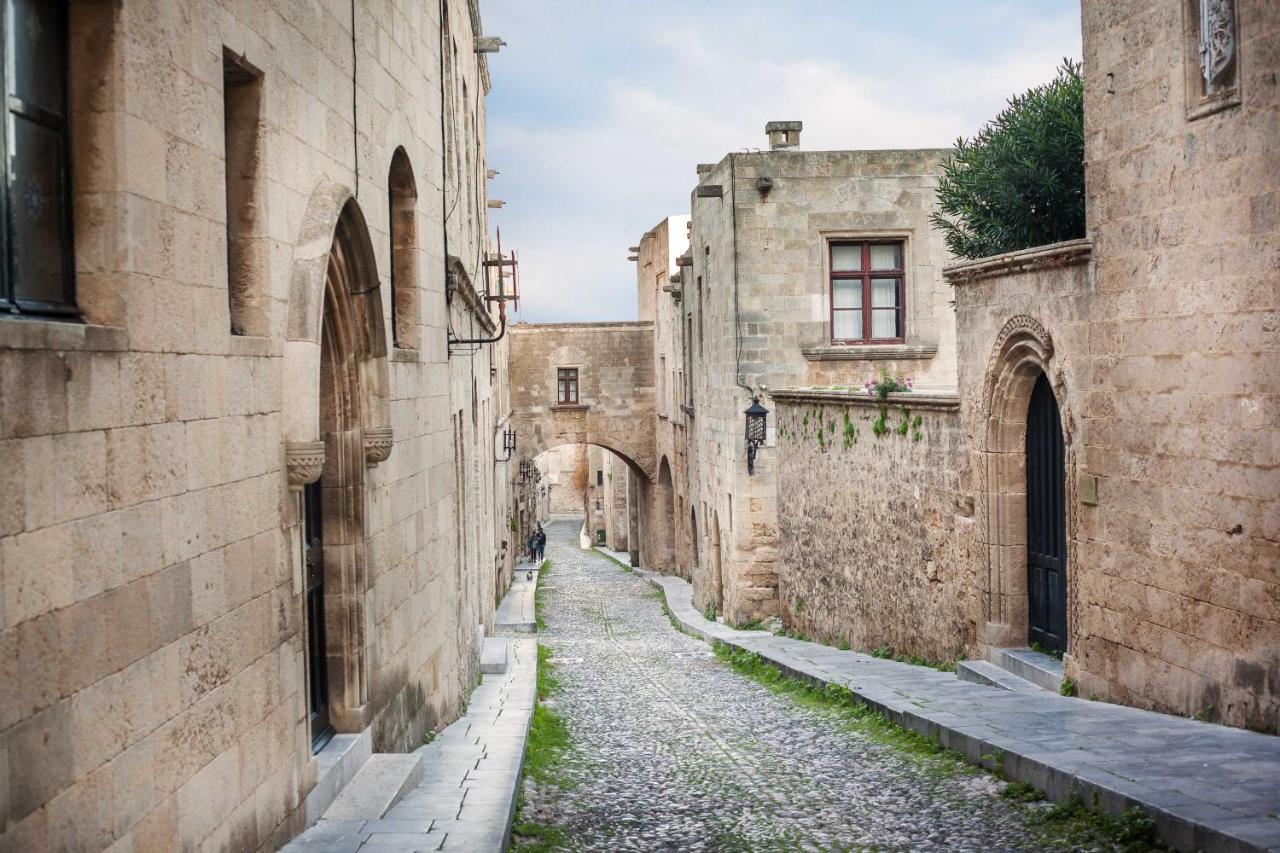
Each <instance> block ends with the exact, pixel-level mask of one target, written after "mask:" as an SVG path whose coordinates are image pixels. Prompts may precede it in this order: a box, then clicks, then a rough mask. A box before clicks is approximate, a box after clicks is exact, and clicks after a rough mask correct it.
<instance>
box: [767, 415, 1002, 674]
mask: <svg viewBox="0 0 1280 853" xmlns="http://www.w3.org/2000/svg"><path fill="white" fill-rule="evenodd" d="M773 399H774V401H775V402H776V403H777V418H778V427H777V447H776V450H775V451H774V452H775V457H776V460H777V465H778V539H779V541H778V590H779V597H780V599H781V605H782V618H783V623H784V625H785V626H786V627H788V628H790V629H792V630H796V631H799V632H801V633H804V634H806V635H808V636H810V637H813V638H815V639H817V640H820V641H822V642H827V643H830V644H832V645H837V644H839V643H840V642H841V641H844V642H847V643H849V644H850V645H851V646H852V647H853V648H854V649H858V650H861V651H872V650H875V649H883V648H887V649H890V650H892V652H893V653H894V654H897V655H915V656H919V657H923V658H927V659H931V660H937V661H950V660H955V659H956V658H957V657H961V656H968V655H969V654H970V652H971V649H972V648H973V646H974V641H975V638H976V625H975V613H976V612H977V603H978V602H977V595H976V590H975V584H974V577H973V575H972V574H971V572H970V570H969V569H970V565H971V553H970V552H971V550H972V547H973V527H974V521H973V510H972V506H971V505H967V504H966V501H965V494H964V484H965V482H966V480H967V460H968V455H967V448H966V442H965V436H964V432H963V430H962V429H961V425H960V417H959V412H958V408H959V405H958V404H959V401H958V400H957V399H956V398H955V396H954V395H927V394H919V395H916V394H894V395H892V396H891V399H890V400H889V401H888V402H887V403H886V404H884V405H877V404H876V403H875V401H874V400H872V399H870V398H869V397H867V396H866V394H864V393H858V394H850V393H845V392H837V391H812V390H794V391H792V390H787V391H782V390H777V391H774V393H773ZM882 412H883V413H884V420H885V426H886V428H887V430H888V431H887V432H884V433H883V434H882V435H879V436H877V435H876V431H875V424H876V422H877V421H878V420H879V419H880V418H881V413H882ZM904 425H905V428H904Z"/></svg>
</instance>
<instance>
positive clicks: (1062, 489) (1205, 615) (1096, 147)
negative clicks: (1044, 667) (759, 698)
mask: <svg viewBox="0 0 1280 853" xmlns="http://www.w3.org/2000/svg"><path fill="white" fill-rule="evenodd" d="M1202 7H1203V8H1202ZM1202 12H1203V13H1204V14H1202ZM1083 29H1084V67H1085V133H1086V136H1085V160H1086V171H1085V189H1086V206H1087V225H1088V239H1087V240H1084V241H1078V242H1076V243H1070V244H1063V245H1057V246H1048V247H1043V248H1040V249H1033V250H1029V251H1026V252H1020V253H1015V254H1014V255H1011V256H1008V257H999V258H993V259H990V260H986V261H979V262H974V263H970V264H963V265H959V266H957V267H954V268H952V269H951V270H949V271H948V277H949V279H950V280H951V281H952V283H953V284H954V285H955V294H956V310H957V316H958V324H959V329H960V334H959V356H960V389H961V396H962V406H963V412H964V419H965V431H966V435H967V438H968V442H969V444H970V447H971V451H972V460H973V463H972V464H973V468H972V482H971V488H972V489H973V490H974V493H975V495H976V498H977V507H978V516H977V534H978V538H979V543H980V546H981V547H980V549H979V551H978V554H979V555H980V557H981V559H979V560H978V561H977V563H976V565H975V566H974V573H975V576H976V578H977V581H978V585H979V588H980V590H981V603H982V608H981V611H980V615H979V626H980V639H981V641H982V644H983V645H984V646H997V645H1005V644H1022V643H1024V642H1026V637H1027V634H1028V633H1030V634H1031V635H1032V636H1033V637H1034V636H1037V635H1039V636H1042V637H1046V638H1047V643H1048V644H1057V645H1058V646H1059V647H1060V648H1063V649H1064V650H1065V652H1066V655H1065V663H1066V673H1067V675H1068V677H1070V678H1072V679H1073V680H1074V681H1075V683H1076V684H1077V685H1078V688H1079V690H1080V692H1081V693H1082V694H1085V695H1095V696H1098V697H1100V698H1103V699H1107V700H1111V701H1118V702H1124V703H1128V704H1134V705H1139V706H1142V707H1147V708H1153V709H1156V710H1161V711H1168V712H1172V713H1179V714H1194V715H1198V716H1200V717H1204V718H1208V719H1214V720H1219V721H1222V722H1226V723H1229V724H1232V725H1239V726H1247V727H1249V728H1255V729H1260V730H1263V731H1269V732H1278V731H1280V574H1278V572H1280V545H1278V544H1277V543H1278V542H1280V529H1278V528H1277V523H1278V520H1280V515H1278V514H1277V509H1278V508H1280V468H1278V467H1277V454H1276V449H1277V447H1278V446H1280V421H1278V420H1277V418H1276V417H1275V412H1276V411H1277V405H1276V401H1277V394H1278V392H1280V386H1277V381H1280V380H1278V378H1280V355H1278V354H1277V348H1276V340H1277V336H1276V326H1275V316H1276V311H1277V308H1278V307H1280V299H1278V294H1280V254H1277V253H1278V252H1280V214H1278V211H1280V207H1278V206H1277V198H1280V149H1277V147H1276V146H1275V145H1274V144H1270V142H1269V140H1273V139H1275V138H1276V134H1277V132H1278V131H1280V88H1278V87H1277V61H1276V56H1277V46H1278V45H1280V9H1277V7H1276V6H1275V4H1274V3H1268V2H1265V0H1237V2H1231V1H1230V0H1215V1H1214V2H1209V0H1205V2H1204V3H1201V2H1199V0H1185V2H1155V0H1123V2H1119V3H1102V2H1095V0H1086V2H1084V4H1083ZM1038 397H1039V398H1041V400H1042V403H1041V400H1038V399H1037V398H1038ZM1038 406H1040V407H1041V408H1047V409H1048V410H1049V411H1050V413H1051V414H1052V415H1053V416H1055V418H1056V421H1057V422H1059V423H1060V427H1059V428H1057V429H1054V428H1053V427H1052V426H1050V427H1049V430H1050V432H1051V433H1052V438H1053V440H1054V442H1055V443H1056V444H1057V447H1056V452H1057V453H1058V454H1059V456H1058V461H1057V462H1056V464H1055V465H1054V467H1053V469H1052V471H1053V476H1052V479H1053V482H1052V483H1051V484H1050V485H1051V488H1052V489H1054V490H1056V491H1057V493H1058V494H1057V496H1055V497H1054V498H1053V500H1052V501H1050V502H1048V503H1046V499H1045V498H1044V489H1043V488H1042V487H1041V486H1040V485H1038V484H1037V482H1036V479H1035V478H1034V477H1033V475H1032V473H1024V468H1025V469H1027V471H1028V472H1034V470H1035V465H1034V462H1035V460H1034V459H1033V458H1032V456H1031V454H1032V453H1033V451H1034V450H1035V448H1036V446H1037V443H1038V437H1037V436H1038V435H1039V433H1041V432H1044V431H1045V429H1046V427H1045V426H1044V424H1043V422H1041V421H1037V417H1036V415H1037V407H1038ZM1045 507H1047V510H1046V509H1045ZM1046 516H1047V518H1048V521H1047V522H1046ZM1046 530H1048V531H1049V532H1050V533H1051V534H1052V535H1050V536H1047V537H1046V535H1045V531H1046ZM1055 538H1057V541H1056V542H1055V541H1054V539H1055ZM1046 540H1047V541H1046ZM1046 556H1047V557H1048V558H1049V560H1050V562H1048V563H1046V562H1045V557H1046ZM1028 566H1030V567H1031V571H1030V572H1029V571H1028ZM1041 566H1048V567H1049V568H1048V569H1047V570H1046V569H1043V568H1039V567H1041ZM1038 574H1043V575H1045V577H1044V579H1043V580H1042V579H1041V578H1040V577H1037V575H1038ZM1046 590H1047V591H1046Z"/></svg>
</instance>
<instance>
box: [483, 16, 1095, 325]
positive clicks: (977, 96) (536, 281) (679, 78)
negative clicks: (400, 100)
mask: <svg viewBox="0 0 1280 853" xmlns="http://www.w3.org/2000/svg"><path fill="white" fill-rule="evenodd" d="M495 5H498V4H495ZM520 5H521V6H522V7H523V8H519V9H516V8H510V9H506V10H504V9H503V8H502V7H501V5H499V8H498V16H499V17H501V16H502V14H504V12H512V13H513V14H514V15H515V18H516V19H517V20H520V21H521V22H522V26H521V31H520V39H522V40H525V41H528V40H530V39H538V40H545V39H550V40H557V39H559V40H563V42H564V45H565V46H566V47H571V46H572V45H573V44H576V43H581V40H582V39H585V38H591V37H594V38H602V39H606V40H609V43H610V44H611V45H613V46H614V47H615V48H616V49H615V50H614V51H613V58H612V59H611V58H610V55H609V52H608V51H605V52H604V53H603V55H592V56H587V55H585V54H579V53H577V52H574V51H573V50H571V49H566V50H556V49H554V48H555V47H556V45H554V44H553V45H546V44H542V43H540V42H539V43H538V46H539V47H540V48H544V49H545V48H551V49H549V50H541V51H540V52H539V53H538V61H536V62H530V63H528V64H527V65H528V67H521V68H520V69H519V73H518V74H517V75H515V76H513V78H512V79H505V78H504V77H503V76H502V74H501V68H502V65H501V63H502V61H503V59H502V57H501V55H500V56H499V58H498V59H496V60H495V65H496V70H495V75H494V76H495V95H497V94H498V93H499V91H500V92H501V98H497V97H495V96H493V95H491V97H490V114H489V133H490V139H489V159H490V162H491V163H493V164H494V165H496V166H497V167H498V168H500V169H501V170H502V172H503V177H502V178H500V179H499V181H498V182H495V185H494V188H493V189H494V192H495V195H498V196H500V197H502V198H503V199H505V200H506V201H507V202H508V205H509V206H508V207H507V208H506V209H505V210H504V211H502V212H501V213H500V214H497V215H495V216H494V217H493V221H494V222H495V223H496V224H500V225H501V226H502V228H503V232H504V242H505V243H508V244H511V243H514V244H516V245H517V246H518V247H519V250H520V258H521V264H520V266H521V284H522V291H523V294H524V297H523V304H522V311H521V317H522V318H523V319H529V320H535V321H547V320H592V319H594V320H610V319H628V318H630V317H633V316H634V312H635V293H634V291H635V269H634V266H633V265H632V264H630V263H629V262H627V261H626V249H627V247H628V246H630V245H634V244H635V243H636V242H637V240H638V239H639V237H640V235H641V234H642V233H643V232H644V231H645V230H646V229H648V228H650V227H652V225H653V224H654V223H656V222H658V221H659V220H660V219H662V218H663V217H664V216H667V215H669V214H678V213H686V212H687V211H688V204H689V193H690V191H691V190H692V188H693V185H694V183H695V182H696V173H695V170H694V167H695V165H696V164H697V163H698V162H710V161H716V160H719V159H720V158H721V157H723V156H724V155H725V154H726V153H728V152H730V151H735V150H742V149H743V148H760V147H764V146H765V145H766V142H765V137H764V123H765V122H766V121H768V120H771V119H800V120H803V121H804V123H805V129H804V133H803V135H802V147H804V148H809V149H815V150H816V149H828V148H917V147H943V146H947V145H950V144H951V142H952V141H954V139H955V138H956V136H958V135H962V134H963V135H971V134H972V133H973V132H974V131H976V130H977V128H978V127H979V126H980V124H981V123H982V122H983V121H985V120H987V119H989V118H991V117H992V116H994V115H995V113H996V112H997V111H998V110H999V109H1000V108H1001V107H1002V106H1003V104H1004V101H1005V99H1006V98H1007V97H1008V96H1009V95H1011V94H1014V93H1016V92H1019V91H1022V90H1024V89H1026V88H1028V87H1030V86H1032V85H1035V84H1037V83H1041V82H1044V81H1045V80H1047V79H1049V78H1050V77H1051V76H1052V74H1053V72H1054V69H1055V67H1056V66H1057V65H1058V63H1059V62H1060V61H1061V59H1062V58H1063V57H1064V56H1078V55H1079V18H1078V11H1074V10H1072V11H1068V12H1065V13H1060V14H1057V15H1056V16H1053V17H1048V16H1042V17H1040V18H1035V17H1032V16H1031V15H1030V14H1029V13H1026V12H1024V11H1023V10H1022V9H1021V8H1019V7H996V8H994V9H993V10H991V11H990V15H989V17H990V18H991V20H989V21H984V22H980V23H984V24H986V25H987V26H989V27H990V28H992V32H991V33H990V38H988V39H987V40H986V41H984V42H982V43H979V44H974V43H973V42H972V39H969V40H967V41H966V40H964V39H963V38H961V37H959V36H957V43H956V44H954V45H952V44H943V45H942V46H941V47H940V46H939V44H938V43H937V42H936V41H934V42H928V41H927V40H917V39H916V37H915V28H913V26H912V21H911V20H909V17H910V16H899V17H898V18H896V19H885V20H884V21H882V22H880V23H879V24H876V26H879V27H882V31H881V30H876V31H875V34H876V35H877V36H879V37H878V38H875V39H872V42H873V43H874V45H875V47H874V49H869V50H867V51H865V52H863V53H861V54H848V55H845V54H841V53H840V52H839V51H838V50H831V49H826V50H823V49H815V44H817V43H816V42H814V41H813V40H812V37H811V36H810V35H809V33H808V31H807V29H806V27H807V26H808V25H809V23H810V22H808V21H807V20H805V19H803V18H797V19H795V20H794V21H792V22H791V23H790V24H789V27H790V30H789V31H787V30H783V29H778V27H779V26H782V25H780V24H778V22H777V20H776V18H769V17H768V12H769V8H772V6H770V7H768V8H767V7H765V5H764V4H760V12H759V15H755V16H752V15H745V16H742V17H740V18H738V19H736V20H737V21H738V27H739V28H738V29H734V28H733V27H720V28H710V27H707V26H705V22H706V20H707V18H706V17H705V16H704V17H703V18H702V19H692V18H690V19H689V20H685V19H684V18H685V17H688V16H684V17H678V18H676V19H675V20H676V22H677V24H676V25H675V26H657V25H654V23H653V22H652V21H647V20H646V19H643V18H641V19H635V20H619V21H616V22H615V25H616V29H614V30H611V31H610V32H607V33H600V32H598V28H599V27H601V26H609V25H610V24H609V22H608V21H605V22H603V23H602V20H601V18H599V17H598V16H597V17H594V18H592V19H591V20H590V21H588V22H586V23H585V24H584V25H583V26H584V27H589V28H595V29H593V30H592V31H591V32H583V31H578V30H574V29H573V27H572V26H571V25H570V26H566V25H565V21H566V20H570V19H571V18H566V17H559V18H558V19H556V18H555V17H554V16H549V17H550V18H551V19H552V20H555V25H552V24H551V23H549V22H543V23H539V19H538V17H537V16H536V15H530V14H529V9H528V7H525V6H524V4H523V3H521V4H520ZM531 5H537V4H531ZM738 5H739V6H742V5H743V4H738ZM745 5H746V6H747V7H748V10H749V11H750V10H753V9H755V7H753V6H751V5H750V4H745ZM1062 5H1063V6H1064V7H1065V6H1067V3H1066V2H1065V0H1064V2H1063V3H1062ZM735 8H738V7H737V6H735ZM797 8H803V7H802V6H799V5H798V6H797ZM691 14H693V13H691ZM1042 15H1043V13H1042ZM521 16H524V17H521ZM761 16H764V18H766V20H764V21H763V23H762V21H761V20H760V18H761ZM493 17H494V12H493V11H492V10H489V9H486V22H487V23H489V22H491V20H492V19H493ZM864 17H865V16H864ZM637 20H639V21H640V23H637ZM762 26H767V27H771V28H772V31H771V32H767V33H761V32H759V31H758V30H759V28H760V27H762ZM488 28H489V29H490V30H491V31H494V32H497V31H499V30H500V28H495V27H493V26H489V27H488ZM969 35H970V36H971V35H972V34H969ZM788 45H790V47H788ZM818 47H821V45H818ZM904 57H905V58H904ZM500 87H506V89H500ZM540 100H541V101H545V103H546V106H545V109H538V107H539V106H540V103H539V101H540Z"/></svg>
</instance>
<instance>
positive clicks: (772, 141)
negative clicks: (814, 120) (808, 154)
mask: <svg viewBox="0 0 1280 853" xmlns="http://www.w3.org/2000/svg"><path fill="white" fill-rule="evenodd" d="M803 128H804V122H800V121H771V122H769V123H767V124H766V125H765V126H764V132H765V133H767V134H769V147H770V148H772V149H773V150H774V151H778V150H780V149H783V148H797V147H799V145H800V131H801V129H803Z"/></svg>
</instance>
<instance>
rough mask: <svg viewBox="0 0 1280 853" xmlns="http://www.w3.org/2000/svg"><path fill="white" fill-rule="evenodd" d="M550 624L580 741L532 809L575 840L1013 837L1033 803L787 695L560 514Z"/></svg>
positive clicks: (725, 843)
mask: <svg viewBox="0 0 1280 853" xmlns="http://www.w3.org/2000/svg"><path fill="white" fill-rule="evenodd" d="M549 537H550V541H549V544H548V549H547V557H548V558H549V559H550V560H551V561H552V569H551V571H549V572H548V573H547V576H546V580H545V587H544V589H543V591H542V593H541V595H542V596H543V599H544V604H543V608H544V613H543V615H544V618H545V621H546V624H547V628H546V630H545V631H544V632H543V633H542V634H541V636H540V641H541V642H542V643H544V644H545V645H547V646H549V647H550V649H551V652H552V656H553V657H552V659H553V662H554V663H555V666H556V670H555V672H556V676H557V678H558V679H559V681H560V684H561V690H560V691H559V692H558V693H557V694H556V695H555V696H554V697H552V699H551V703H552V704H553V705H554V707H555V710H556V711H557V712H558V713H559V714H560V715H561V716H562V717H563V718H564V719H565V721H566V723H567V724H568V727H569V731H570V734H571V737H572V743H573V746H572V748H571V749H570V751H569V753H568V754H567V755H566V756H565V758H564V759H563V760H562V762H561V764H560V765H559V767H558V768H557V770H556V776H557V781H559V782H561V783H562V785H563V788H562V789H558V788H557V787H556V786H552V785H543V786H537V785H534V784H532V783H529V782H526V786H527V787H526V791H525V797H526V803H525V806H524V812H523V819H524V820H526V821H535V822H538V823H542V824H546V825H552V826H555V827H557V828H558V829H559V830H561V831H562V832H563V833H564V834H565V839H566V841H565V846H566V847H567V848H568V849H573V850H674V849H680V850H766V849H767V850H784V849H785V850H805V849H809V850H849V849H868V848H870V849H895V850H896V849H912V850H942V849H946V850H957V849H966V850H991V849H1000V850H1016V849H1037V848H1041V847H1042V843H1043V839H1042V838H1041V837H1040V836H1039V835H1038V834H1037V832H1036V827H1034V826H1031V825H1029V821H1028V819H1029V817H1030V816H1031V815H1032V814H1033V812H1032V811H1031V810H1030V808H1029V807H1027V806H1024V805H1020V804H1017V803H1014V802H1011V801H1010V800H1007V799H1005V798H1002V797H1001V796H1000V791H1001V789H1002V788H1003V787H1004V786H1003V783H1001V782H999V781H998V780H996V779H994V778H993V777H991V776H990V775H988V774H985V773H971V772H968V771H967V770H965V769H964V768H959V767H957V765H956V764H955V763H953V762H952V761H950V760H949V759H946V758H941V759H939V758H933V757H925V756H918V755H915V754H912V753H909V752H905V751H903V750H900V749H898V748H896V747H894V746H890V745H886V744H882V743H879V742H877V741H875V740H873V739H871V738H870V737H868V736H867V735H865V734H863V733H861V732H858V731H853V730H851V729H850V727H849V726H848V725H845V724H844V722H843V721H842V720H841V719H839V718H837V717H836V716H835V714H834V712H832V711H830V710H828V709H825V708H821V707H810V706H808V705H803V704H800V703H797V702H796V701H795V700H793V699H791V698H789V697H787V696H783V695H775V694H774V693H773V692H771V691H770V690H769V689H767V688H766V687H765V686H763V685H761V684H758V683H756V682H754V681H752V680H751V679H749V678H747V677H745V676H742V675H740V674H738V673H736V672H734V671H733V670H731V669H730V668H729V667H728V666H726V665H725V664H723V663H721V662H720V661H718V660H717V659H716V657H715V655H714V653H713V651H712V649H711V648H710V647H709V646H708V645H707V644H705V643H704V642H702V641H701V640H698V639H695V638H693V637H689V636H686V635H684V634H681V633H679V632H677V631H676V630H674V629H673V628H672V626H671V625H670V623H669V622H668V620H667V618H666V616H665V615H664V614H663V611H662V607H661V604H660V602H659V601H658V600H657V598H656V594H655V592H654V591H653V590H652V589H651V588H650V587H649V586H648V585H647V584H646V583H645V582H644V581H643V580H641V579H640V578H639V577H637V576H635V575H632V574H628V573H626V572H624V571H623V570H622V569H620V568H619V567H618V566H617V565H616V564H614V563H613V562H611V561H609V560H608V559H606V558H605V557H603V556H601V555H599V554H597V553H595V552H587V551H582V550H580V549H579V547H578V524H577V523H570V522H557V523H553V524H552V525H551V526H550V527H549Z"/></svg>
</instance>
